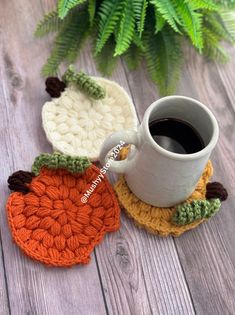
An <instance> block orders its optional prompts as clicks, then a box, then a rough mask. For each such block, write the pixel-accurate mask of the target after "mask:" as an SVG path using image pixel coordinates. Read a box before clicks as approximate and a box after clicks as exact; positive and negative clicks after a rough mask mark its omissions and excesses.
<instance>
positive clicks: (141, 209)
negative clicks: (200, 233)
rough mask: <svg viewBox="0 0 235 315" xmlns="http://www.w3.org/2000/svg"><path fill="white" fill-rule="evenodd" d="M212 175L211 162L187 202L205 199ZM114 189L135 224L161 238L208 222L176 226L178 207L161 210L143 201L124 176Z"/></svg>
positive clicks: (125, 151)
mask: <svg viewBox="0 0 235 315" xmlns="http://www.w3.org/2000/svg"><path fill="white" fill-rule="evenodd" d="M128 151H129V147H124V148H123V149H122V150H121V152H120V156H119V158H120V159H121V160H122V159H125V158H126V156H127V154H128ZM212 174H213V167H212V163H211V161H209V162H208V163H207V165H206V168H205V169H204V172H203V174H202V176H201V178H200V179H199V182H198V184H197V186H196V189H195V191H194V192H193V193H192V195H191V196H190V197H189V198H188V199H187V200H186V202H191V201H193V200H202V199H205V195H206V186H207V183H208V181H209V179H210V178H211V176H212ZM114 189H115V191H116V194H117V197H118V200H119V204H120V206H121V207H123V209H124V210H125V212H126V213H127V215H128V216H129V217H130V218H132V219H133V220H134V223H135V224H136V225H137V226H138V227H140V228H144V229H146V230H147V231H148V232H150V233H152V234H157V235H160V236H169V235H172V236H180V235H181V234H183V233H184V232H186V231H188V230H191V229H193V228H195V227H197V226H198V225H199V224H201V223H202V222H204V221H205V220H206V218H202V219H199V220H197V221H194V222H192V223H188V224H185V225H177V224H175V223H174V222H173V217H174V215H175V214H176V211H177V207H171V208H159V207H154V206H152V205H150V204H147V203H145V202H143V201H141V200H140V199H139V198H137V197H136V196H135V194H133V193H132V191H131V190H130V189H129V187H128V186H127V183H126V181H125V178H124V176H123V175H122V176H120V177H119V179H118V181H117V182H116V184H115V186H114Z"/></svg>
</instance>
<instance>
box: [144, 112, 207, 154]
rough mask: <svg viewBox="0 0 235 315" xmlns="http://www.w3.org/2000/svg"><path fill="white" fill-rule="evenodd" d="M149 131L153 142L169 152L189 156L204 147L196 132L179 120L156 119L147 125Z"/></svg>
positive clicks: (186, 123)
mask: <svg viewBox="0 0 235 315" xmlns="http://www.w3.org/2000/svg"><path fill="white" fill-rule="evenodd" d="M149 130H150V133H151V135H152V137H153V139H154V140H155V142H156V143H157V144H159V145H160V146H161V147H162V148H164V149H166V150H168V151H171V152H175V153H180V154H190V153H195V152H198V151H200V150H202V149H203V148H204V147H205V144H204V142H203V140H202V137H201V136H200V134H199V133H198V132H197V130H196V129H195V128H194V127H193V126H192V125H190V124H189V123H188V122H186V121H183V120H180V119H176V118H161V119H156V120H154V121H152V122H151V123H150V124H149Z"/></svg>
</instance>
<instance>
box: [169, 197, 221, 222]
mask: <svg viewBox="0 0 235 315" xmlns="http://www.w3.org/2000/svg"><path fill="white" fill-rule="evenodd" d="M220 206H221V202H220V200H219V199H210V200H193V201H192V202H191V203H183V204H180V205H178V206H177V207H176V213H175V214H174V216H173V218H172V221H173V222H174V223H175V224H178V225H185V224H189V223H192V222H194V221H198V220H202V219H209V218H210V217H212V216H213V215H215V214H216V212H218V211H219V209H220Z"/></svg>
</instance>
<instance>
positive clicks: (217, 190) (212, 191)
mask: <svg viewBox="0 0 235 315" xmlns="http://www.w3.org/2000/svg"><path fill="white" fill-rule="evenodd" d="M206 198H207V199H212V198H219V199H220V200H221V201H224V200H226V199H227V198H228V192H227V190H226V189H225V188H224V186H223V185H222V184H221V183H218V182H213V183H208V184H207V185H206Z"/></svg>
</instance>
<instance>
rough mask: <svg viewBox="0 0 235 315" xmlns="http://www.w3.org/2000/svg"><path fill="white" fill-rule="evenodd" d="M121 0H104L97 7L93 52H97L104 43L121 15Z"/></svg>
mask: <svg viewBox="0 0 235 315" xmlns="http://www.w3.org/2000/svg"><path fill="white" fill-rule="evenodd" d="M122 6H123V1H122V0H104V1H103V2H102V3H101V5H100V8H99V12H98V14H99V18H100V23H99V32H98V39H97V44H96V50H95V53H96V54H97V53H99V52H100V51H101V49H102V48H103V47H104V44H105V43H106V41H107V40H108V38H109V37H110V35H111V34H112V33H113V31H114V28H115V26H116V24H117V22H118V20H119V18H120V16H121V9H122Z"/></svg>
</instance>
